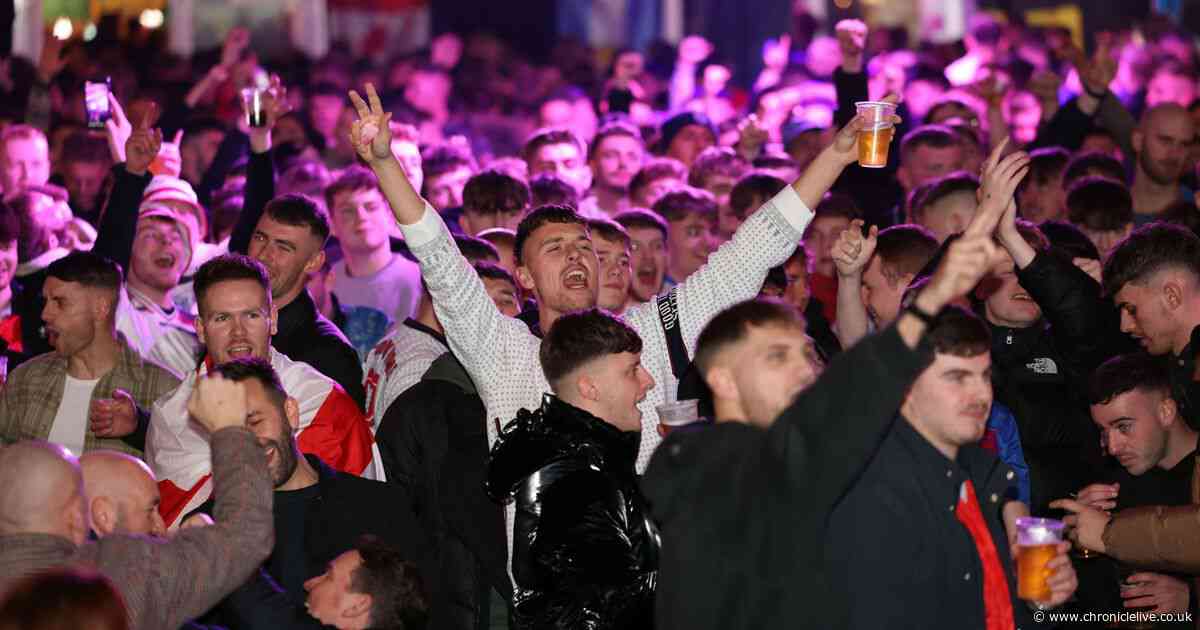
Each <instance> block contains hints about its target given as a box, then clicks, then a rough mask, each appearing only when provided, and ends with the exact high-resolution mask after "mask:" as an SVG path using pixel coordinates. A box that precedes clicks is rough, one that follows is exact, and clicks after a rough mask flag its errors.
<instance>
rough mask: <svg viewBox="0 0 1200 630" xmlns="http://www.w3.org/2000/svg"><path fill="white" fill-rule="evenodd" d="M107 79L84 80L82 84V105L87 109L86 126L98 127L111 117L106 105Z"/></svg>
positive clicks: (102, 125)
mask: <svg viewBox="0 0 1200 630" xmlns="http://www.w3.org/2000/svg"><path fill="white" fill-rule="evenodd" d="M108 90H109V87H108V81H107V80H106V81H102V82H100V81H85V82H84V84H83V105H84V107H85V108H86V109H87V122H88V127H91V128H93V129H98V128H102V127H104V123H105V122H106V121H108V119H109V118H112V112H111V111H109V105H108Z"/></svg>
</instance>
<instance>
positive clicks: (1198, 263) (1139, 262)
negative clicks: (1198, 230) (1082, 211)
mask: <svg viewBox="0 0 1200 630" xmlns="http://www.w3.org/2000/svg"><path fill="white" fill-rule="evenodd" d="M1164 269H1182V270H1184V271H1186V272H1188V273H1190V274H1191V275H1192V276H1193V277H1194V278H1196V279H1198V280H1200V237H1197V236H1196V235H1195V234H1193V233H1192V231H1191V230H1188V229H1187V228H1184V227H1181V226H1178V225H1173V224H1170V223H1162V222H1157V223H1151V224H1149V225H1144V226H1142V227H1140V228H1137V229H1136V230H1134V231H1133V233H1132V234H1130V235H1129V237H1128V238H1126V239H1125V240H1123V241H1121V242H1120V243H1118V244H1117V246H1116V247H1115V248H1113V250H1112V251H1111V252H1109V254H1108V258H1106V259H1105V260H1104V291H1105V292H1106V293H1107V294H1108V295H1116V294H1117V292H1119V291H1120V290H1121V288H1122V287H1124V286H1125V285H1126V284H1129V283H1131V282H1132V283H1134V284H1142V283H1144V282H1146V281H1147V280H1149V279H1150V276H1152V275H1154V274H1156V273H1158V272H1159V271H1162V270H1164Z"/></svg>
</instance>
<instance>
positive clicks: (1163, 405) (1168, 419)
mask: <svg viewBox="0 0 1200 630" xmlns="http://www.w3.org/2000/svg"><path fill="white" fill-rule="evenodd" d="M1157 411H1158V423H1159V424H1160V425H1162V426H1163V427H1164V428H1166V427H1170V426H1171V425H1172V424H1174V423H1175V422H1177V421H1178V420H1179V404H1178V403H1176V402H1175V399H1174V398H1172V397H1171V396H1169V395H1168V396H1163V398H1162V400H1160V401H1159V403H1158V410H1157Z"/></svg>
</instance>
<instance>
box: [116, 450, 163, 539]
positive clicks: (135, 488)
mask: <svg viewBox="0 0 1200 630" xmlns="http://www.w3.org/2000/svg"><path fill="white" fill-rule="evenodd" d="M130 468H136V467H133V466H132V465H131V466H130ZM159 500H160V499H159V493H158V484H157V483H155V481H154V476H153V475H151V474H150V471H148V470H141V469H140V468H139V469H137V473H135V474H131V475H130V476H129V484H128V492H127V493H126V494H125V496H123V497H121V498H120V499H119V500H118V501H117V504H118V512H117V524H116V528H115V529H114V531H113V533H114V534H131V535H134V536H158V537H161V536H163V535H164V534H165V533H166V531H167V526H166V524H164V523H163V519H162V515H161V514H159V512H158V503H159Z"/></svg>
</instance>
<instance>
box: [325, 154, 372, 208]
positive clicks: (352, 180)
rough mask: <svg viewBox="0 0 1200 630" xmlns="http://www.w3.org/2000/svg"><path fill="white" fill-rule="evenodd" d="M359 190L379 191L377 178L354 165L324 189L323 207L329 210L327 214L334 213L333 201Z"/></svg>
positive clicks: (366, 170)
mask: <svg viewBox="0 0 1200 630" xmlns="http://www.w3.org/2000/svg"><path fill="white" fill-rule="evenodd" d="M359 190H379V178H377V177H375V173H372V172H371V169H369V168H366V167H365V166H359V165H357V164H354V165H352V166H350V167H349V168H347V169H346V170H345V171H342V174H341V176H339V177H338V178H337V179H335V180H333V183H332V184H330V185H329V187H328V188H326V189H325V207H327V208H329V212H330V213H332V212H333V211H334V203H333V201H334V199H337V196H338V195H340V194H342V193H345V192H355V191H359Z"/></svg>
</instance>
